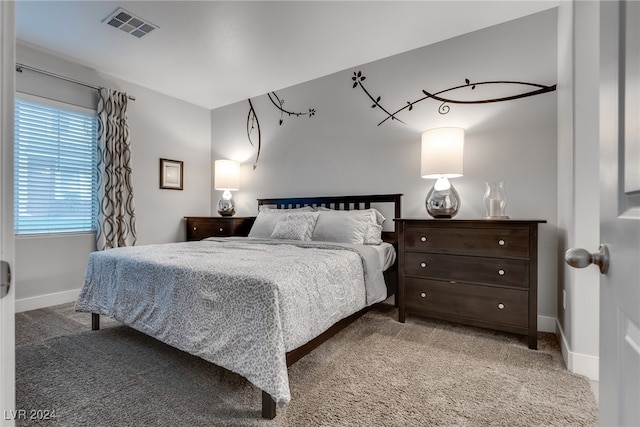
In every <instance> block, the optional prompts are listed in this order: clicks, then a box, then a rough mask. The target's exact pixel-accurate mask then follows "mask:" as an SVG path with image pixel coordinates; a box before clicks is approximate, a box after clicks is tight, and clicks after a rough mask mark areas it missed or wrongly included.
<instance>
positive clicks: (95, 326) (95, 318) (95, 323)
mask: <svg viewBox="0 0 640 427" xmlns="http://www.w3.org/2000/svg"><path fill="white" fill-rule="evenodd" d="M91 330H92V331H99V330H100V315H99V314H97V313H91Z"/></svg>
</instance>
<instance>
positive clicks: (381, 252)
mask: <svg viewBox="0 0 640 427" xmlns="http://www.w3.org/2000/svg"><path fill="white" fill-rule="evenodd" d="M367 246H369V247H370V248H373V249H375V251H376V252H377V253H378V257H379V259H380V265H381V266H382V270H383V271H386V270H387V269H388V268H389V267H391V266H392V265H393V263H394V262H396V249H395V248H394V247H393V245H392V244H391V243H387V242H382V243H381V244H380V245H367Z"/></svg>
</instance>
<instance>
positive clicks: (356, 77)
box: [351, 71, 556, 126]
mask: <svg viewBox="0 0 640 427" xmlns="http://www.w3.org/2000/svg"><path fill="white" fill-rule="evenodd" d="M365 80H366V77H365V76H364V75H363V74H362V71H354V73H353V76H352V77H351V81H352V82H353V85H352V88H353V89H355V88H357V87H358V86H359V87H360V88H361V89H362V91H363V92H364V93H365V94H366V95H367V96H368V97H369V99H370V100H371V101H372V102H373V105H371V108H378V109H380V110H381V111H383V112H384V113H385V114H386V117H385V118H384V119H383V120H382V121H381V122H380V123H378V126H380V125H381V124H383V123H384V122H386V121H387V120H389V119H391V120H397V121H399V122H400V123H404V122H403V121H402V120H400V119H399V118H398V117H397V116H398V114H399V113H401V112H403V111H405V110H407V111H411V110H413V106H414V105H415V104H417V103H419V102H422V101H424V100H427V99H433V100H435V101H438V102H440V106H439V107H438V112H439V113H440V114H447V113H448V112H449V111H450V110H451V107H450V106H449V104H488V103H492V102H502V101H510V100H513V99H519V98H526V97H528V96H534V95H540V94H543V93H547V92H553V91H554V90H556V85H551V86H545V85H542V84H537V83H527V82H518V81H507V80H497V81H486V82H472V81H470V80H469V79H465V81H464V84H462V85H459V86H454V87H451V88H449V89H444V90H440V91H438V92H433V93H432V92H429V91H426V90H424V89H423V90H422V95H423V96H421V97H420V98H418V99H416V100H415V101H407V102H406V104H405V105H403V106H402V107H401V108H398V109H396V110H395V111H393V112H390V111H389V110H388V109H387V108H385V107H384V106H383V105H382V97H381V96H376V97H374V96H373V95H371V93H370V92H369V91H368V90H367V88H366V87H365V85H364V84H363V82H364V81H365ZM484 85H500V86H504V85H511V86H514V87H516V86H524V87H526V88H527V92H523V93H517V94H514V95H509V96H504V97H499V98H491V99H477V100H471V101H463V100H456V99H453V98H448V97H444V96H443V94H445V93H448V92H454V91H461V90H466V89H469V90H475V88H476V87H478V86H484ZM530 88H533V89H530Z"/></svg>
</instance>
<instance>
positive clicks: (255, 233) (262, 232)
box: [249, 206, 313, 239]
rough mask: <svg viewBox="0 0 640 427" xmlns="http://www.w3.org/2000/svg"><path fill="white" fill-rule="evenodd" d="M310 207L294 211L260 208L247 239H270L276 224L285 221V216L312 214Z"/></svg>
mask: <svg viewBox="0 0 640 427" xmlns="http://www.w3.org/2000/svg"><path fill="white" fill-rule="evenodd" d="M312 211H313V208H312V207H308V206H307V207H304V208H296V209H272V208H262V209H260V212H258V216H257V217H256V220H255V222H254V223H253V226H252V227H251V230H249V237H263V238H267V239H268V238H270V237H271V233H273V230H274V229H275V228H276V222H278V221H284V220H286V219H287V215H289V213H290V212H312Z"/></svg>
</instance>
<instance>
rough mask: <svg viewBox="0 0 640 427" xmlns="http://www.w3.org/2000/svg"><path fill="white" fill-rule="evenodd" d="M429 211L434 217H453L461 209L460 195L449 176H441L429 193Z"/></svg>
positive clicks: (427, 202)
mask: <svg viewBox="0 0 640 427" xmlns="http://www.w3.org/2000/svg"><path fill="white" fill-rule="evenodd" d="M425 205H426V207H427V213H428V214H429V215H431V216H432V217H434V218H453V217H454V216H456V214H457V213H458V210H459V209H460V195H458V192H457V191H456V189H455V188H454V187H453V185H452V184H451V183H450V182H449V180H448V179H447V178H444V177H442V178H439V179H438V180H437V181H436V183H435V184H434V185H433V187H432V188H431V190H429V192H428V193H427V199H426V201H425Z"/></svg>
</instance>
